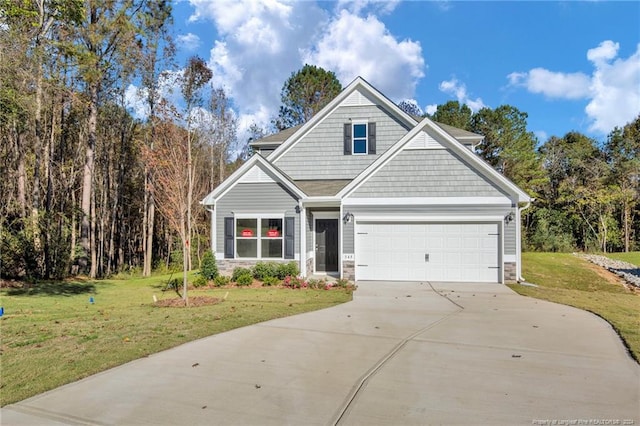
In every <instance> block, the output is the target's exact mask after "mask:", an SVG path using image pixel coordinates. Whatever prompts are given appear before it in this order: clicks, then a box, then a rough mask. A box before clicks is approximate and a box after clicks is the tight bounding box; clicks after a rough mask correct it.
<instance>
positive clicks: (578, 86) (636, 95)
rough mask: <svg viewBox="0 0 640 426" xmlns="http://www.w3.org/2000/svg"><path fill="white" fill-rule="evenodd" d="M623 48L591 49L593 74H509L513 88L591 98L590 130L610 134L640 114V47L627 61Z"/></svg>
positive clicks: (613, 45)
mask: <svg viewBox="0 0 640 426" xmlns="http://www.w3.org/2000/svg"><path fill="white" fill-rule="evenodd" d="M619 49H620V45H619V44H618V43H614V42H613V41H611V40H605V41H603V42H602V43H600V45H598V47H595V48H593V49H589V50H588V51H587V59H588V60H589V61H590V62H591V63H592V64H593V67H594V70H593V73H592V74H591V75H587V74H584V73H581V72H576V73H563V72H554V71H548V70H546V69H544V68H534V69H532V70H530V71H528V72H524V73H523V72H515V73H511V74H509V75H508V76H507V78H508V80H509V85H511V86H522V87H525V88H526V89H527V90H528V91H529V92H531V93H539V94H543V95H545V96H547V97H550V98H559V99H571V100H573V99H587V100H588V101H589V102H588V104H587V106H586V107H585V112H586V114H587V117H588V118H589V121H590V125H589V130H590V131H593V132H597V133H601V134H606V133H609V132H610V131H611V130H612V129H613V128H614V127H615V126H623V125H625V124H626V123H628V122H630V121H631V120H633V119H634V118H635V117H636V116H637V115H638V113H640V44H639V45H637V47H636V52H635V53H633V54H632V55H631V56H629V57H628V58H626V59H624V58H619V57H618V50H619Z"/></svg>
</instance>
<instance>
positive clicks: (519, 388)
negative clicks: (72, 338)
mask: <svg viewBox="0 0 640 426" xmlns="http://www.w3.org/2000/svg"><path fill="white" fill-rule="evenodd" d="M434 289H435V290H437V291H434ZM639 401H640V367H639V366H638V365H637V364H636V363H635V362H633V361H632V360H631V359H630V358H629V356H628V355H627V353H626V350H625V348H624V347H623V345H622V343H621V342H620V340H619V338H618V337H617V335H616V334H615V332H614V331H613V330H612V329H611V327H610V326H609V325H608V324H607V323H606V322H605V321H603V320H601V319H600V318H598V317H596V316H594V315H591V314H589V313H587V312H584V311H580V310H578V309H573V308H570V307H566V306H562V305H556V304H553V303H547V302H543V301H539V300H535V299H529V298H525V297H521V296H518V295H516V294H515V293H513V292H512V291H511V290H510V289H509V288H508V287H505V286H502V285H497V284H496V285H492V284H433V288H432V287H431V285H430V284H428V283H424V284H420V283H378V282H376V283H373V282H361V283H359V289H358V290H357V291H356V293H355V297H354V301H353V302H350V303H347V304H344V305H340V306H337V307H334V308H330V309H325V310H322V311H317V312H311V313H307V314H302V315H297V316H294V317H289V318H282V319H278V320H274V321H269V322H265V323H262V324H257V325H254V326H249V327H245V328H242V329H238V330H234V331H230V332H227V333H223V334H218V335H215V336H211V337H208V338H205V339H201V340H198V341H195V342H191V343H188V344H185V345H182V346H179V347H177V348H174V349H171V350H168V351H165V352H162V353H159V354H156V355H153V356H150V357H148V358H144V359H140V360H137V361H134V362H131V363H129V364H126V365H123V366H121V367H118V368H114V369H112V370H109V371H106V372H103V373H101V374H97V375H95V376H91V377H89V378H87V379H84V380H81V381H79V382H76V383H72V384H69V385H66V386H63V387H60V388H58V389H55V390H53V391H50V392H47V393H44V394H42V395H38V396H35V397H33V398H30V399H27V400H25V401H22V402H19V403H17V404H14V405H10V406H7V407H5V408H3V409H2V410H1V411H0V414H1V418H0V423H2V425H38V424H47V425H55V424H98V425H130V424H176V425H178V424H179V425H196V424H203V425H205V424H206V425H213V424H215V425H223V424H229V425H269V424H273V425H283V424H291V425H306V424H314V425H315V424H317V425H326V424H345V425H379V424H380V425H382V424H416V425H417V424H421V425H422V424H527V425H531V424H554V423H552V421H553V420H557V421H558V422H565V421H578V422H580V421H583V422H590V423H574V424H640V402H639ZM603 421H606V422H609V423H595V422H603ZM613 422H619V423H613ZM625 422H626V423H625ZM632 422H634V423H632ZM555 424H571V423H555Z"/></svg>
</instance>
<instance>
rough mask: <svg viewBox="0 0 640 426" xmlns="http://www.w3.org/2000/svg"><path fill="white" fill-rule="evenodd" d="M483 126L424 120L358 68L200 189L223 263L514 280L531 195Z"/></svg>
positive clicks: (395, 277) (406, 277) (360, 276)
mask: <svg viewBox="0 0 640 426" xmlns="http://www.w3.org/2000/svg"><path fill="white" fill-rule="evenodd" d="M481 141H482V136H480V135H477V134H474V133H470V132H467V131H465V130H460V129H457V128H454V127H451V126H447V125H444V124H439V123H435V122H433V121H431V120H430V119H427V118H425V119H416V118H415V117H412V116H410V115H408V114H406V113H405V112H403V111H402V110H401V109H399V108H398V107H397V106H396V105H395V104H394V103H393V102H391V101H390V100H389V99H387V98H386V97H385V96H384V95H383V94H382V93H380V92H379V91H378V90H377V89H375V88H374V87H372V86H371V85H370V84H369V83H367V82H366V81H365V80H363V79H362V78H356V79H355V80H354V81H353V82H352V83H351V84H349V86H347V87H346V88H345V89H344V90H343V91H342V92H341V93H340V94H339V95H338V96H337V97H336V98H335V99H334V100H333V101H331V102H330V103H329V104H328V105H327V106H326V107H325V108H323V109H322V110H321V111H319V112H318V113H317V114H316V115H315V116H314V117H313V118H312V119H311V120H310V121H308V122H307V123H305V124H303V125H301V126H297V127H294V128H291V129H287V130H285V131H283V132H280V133H278V134H274V135H271V136H268V137H265V138H263V139H261V140H257V141H253V142H252V143H251V145H252V148H253V149H254V151H255V154H254V155H253V156H252V157H251V159H249V160H248V161H247V162H246V163H245V164H244V165H243V166H242V167H240V168H239V169H238V170H237V171H236V172H235V173H233V174H232V175H231V176H229V178H227V179H226V180H225V181H224V182H223V183H222V184H221V185H220V186H218V187H217V188H216V189H215V190H214V191H213V192H211V193H210V194H209V195H207V197H206V198H205V199H204V200H202V202H201V203H202V204H203V205H204V207H205V208H206V209H207V210H208V211H209V212H210V213H211V236H212V241H213V244H212V245H213V247H212V249H213V251H214V252H215V253H216V259H217V261H218V266H219V268H220V269H221V270H222V271H226V273H230V271H231V270H232V269H233V268H234V267H235V266H248V265H252V264H255V263H256V262H258V261H274V260H275V261H281V262H289V261H291V260H294V261H296V262H299V267H300V271H301V275H302V276H309V275H322V274H332V275H335V276H340V277H344V278H348V279H351V280H391V281H452V282H488V283H505V282H514V281H516V280H518V279H519V277H520V276H521V274H520V270H521V260H520V210H521V209H522V208H526V207H527V206H528V205H529V203H530V202H531V198H530V197H529V196H528V195H527V194H526V193H525V192H524V191H522V190H521V189H520V188H518V187H517V186H516V185H515V184H514V183H512V182H511V181H509V180H508V179H506V178H505V177H504V176H502V175H501V174H500V173H498V172H497V171H496V170H494V169H493V168H492V167H490V166H489V165H488V164H487V163H485V162H484V161H483V160H482V159H481V158H479V157H478V156H477V155H476V154H475V153H474V146H475V145H477V144H479V143H480V142H481Z"/></svg>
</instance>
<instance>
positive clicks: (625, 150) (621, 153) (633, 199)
mask: <svg viewBox="0 0 640 426" xmlns="http://www.w3.org/2000/svg"><path fill="white" fill-rule="evenodd" d="M604 152H605V155H606V158H607V162H608V163H609V164H610V166H611V177H610V183H611V184H617V185H619V187H620V192H619V198H618V201H619V202H620V204H621V223H622V234H623V238H624V251H625V252H628V251H630V249H631V243H632V240H633V235H632V234H633V226H632V225H633V223H634V216H635V213H636V211H637V206H638V204H639V203H640V201H639V200H640V115H639V116H638V117H637V118H636V119H635V120H634V121H633V122H631V123H628V124H627V125H625V126H624V127H623V128H622V129H620V128H615V129H613V131H612V132H611V133H610V134H609V137H608V138H607V143H606V145H605V147H604Z"/></svg>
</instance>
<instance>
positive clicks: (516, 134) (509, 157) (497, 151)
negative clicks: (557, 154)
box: [471, 105, 545, 197]
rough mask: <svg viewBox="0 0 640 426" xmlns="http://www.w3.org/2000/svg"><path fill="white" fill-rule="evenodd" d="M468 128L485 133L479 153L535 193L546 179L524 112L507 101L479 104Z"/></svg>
mask: <svg viewBox="0 0 640 426" xmlns="http://www.w3.org/2000/svg"><path fill="white" fill-rule="evenodd" d="M471 131H473V132H475V133H479V134H481V135H483V136H484V139H483V141H482V143H481V144H480V145H478V147H477V148H476V149H477V150H478V154H479V155H480V156H481V157H482V158H484V159H485V160H486V161H487V162H488V163H489V164H491V165H492V166H493V167H494V168H495V169H496V170H498V171H499V172H500V173H502V174H503V175H505V176H506V177H507V178H509V179H511V180H512V181H513V182H514V183H515V184H517V185H518V186H520V187H521V188H522V189H524V190H525V191H527V192H528V193H529V194H531V195H533V196H534V197H536V196H537V193H538V192H539V191H540V189H541V187H542V186H543V185H544V183H545V176H544V172H543V170H542V165H541V162H540V158H539V156H538V154H537V152H536V144H537V140H536V138H535V136H534V135H533V133H532V132H529V131H528V130H527V113H525V112H521V111H519V110H518V109H517V108H515V107H513V106H510V105H502V106H499V107H498V108H496V109H495V110H492V109H490V108H482V109H481V110H480V111H478V112H477V113H475V114H473V116H472V117H471Z"/></svg>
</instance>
